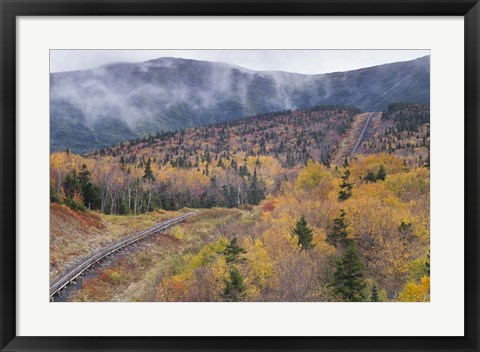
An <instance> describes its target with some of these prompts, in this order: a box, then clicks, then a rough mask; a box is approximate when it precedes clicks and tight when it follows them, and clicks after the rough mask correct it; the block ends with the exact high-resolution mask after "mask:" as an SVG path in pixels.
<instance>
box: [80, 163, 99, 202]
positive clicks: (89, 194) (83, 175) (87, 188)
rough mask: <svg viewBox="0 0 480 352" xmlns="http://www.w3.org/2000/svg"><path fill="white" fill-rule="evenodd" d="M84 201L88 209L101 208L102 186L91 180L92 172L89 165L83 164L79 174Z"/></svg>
mask: <svg viewBox="0 0 480 352" xmlns="http://www.w3.org/2000/svg"><path fill="white" fill-rule="evenodd" d="M78 180H79V182H80V189H81V193H82V198H83V203H84V204H85V206H86V207H88V209H100V207H101V202H102V200H101V199H102V198H101V194H100V193H101V192H100V188H99V187H98V186H97V185H95V184H94V183H93V182H92V181H91V174H90V171H88V168H87V165H85V164H83V165H82V168H81V169H80V173H79V174H78Z"/></svg>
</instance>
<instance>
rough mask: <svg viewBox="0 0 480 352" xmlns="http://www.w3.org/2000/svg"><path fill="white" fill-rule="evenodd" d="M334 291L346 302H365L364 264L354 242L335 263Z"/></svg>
mask: <svg viewBox="0 0 480 352" xmlns="http://www.w3.org/2000/svg"><path fill="white" fill-rule="evenodd" d="M335 267H336V271H335V273H334V275H333V283H332V287H333V291H334V292H335V294H336V295H337V296H338V297H339V298H340V299H341V300H342V301H344V302H362V301H364V300H365V287H366V285H365V279H364V277H363V264H362V262H361V260H360V257H359V255H358V253H357V249H356V247H355V243H354V242H350V243H349V244H348V245H347V248H346V249H345V252H344V254H343V256H342V257H341V258H340V259H338V260H337V262H336V263H335Z"/></svg>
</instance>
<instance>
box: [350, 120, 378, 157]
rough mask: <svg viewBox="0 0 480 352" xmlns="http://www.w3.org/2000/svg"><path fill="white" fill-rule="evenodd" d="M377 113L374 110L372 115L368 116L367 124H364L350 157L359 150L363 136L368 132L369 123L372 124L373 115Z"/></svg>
mask: <svg viewBox="0 0 480 352" xmlns="http://www.w3.org/2000/svg"><path fill="white" fill-rule="evenodd" d="M375 114H376V112H372V113H371V114H370V116H368V117H367V121H366V122H365V125H363V128H362V132H360V135H359V136H358V138H357V141H356V142H355V145H354V146H353V149H352V152H351V153H350V158H351V157H353V156H354V155H355V153H356V152H357V149H358V147H359V146H360V144H361V143H362V140H363V137H365V132H367V129H368V125H369V124H370V121H371V120H372V118H373V116H374V115H375Z"/></svg>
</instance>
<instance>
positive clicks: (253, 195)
mask: <svg viewBox="0 0 480 352" xmlns="http://www.w3.org/2000/svg"><path fill="white" fill-rule="evenodd" d="M263 198H265V193H264V192H263V190H262V189H261V187H260V184H259V181H258V177H257V169H254V171H253V176H252V182H251V183H250V189H249V190H248V194H247V199H248V203H250V204H252V205H257V204H258V203H260V201H261V200H262V199H263Z"/></svg>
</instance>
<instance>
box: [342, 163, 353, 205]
mask: <svg viewBox="0 0 480 352" xmlns="http://www.w3.org/2000/svg"><path fill="white" fill-rule="evenodd" d="M349 177H350V170H348V169H347V170H346V171H345V173H344V174H343V176H342V183H341V184H340V192H339V193H338V200H339V201H341V202H343V201H345V200H347V199H348V198H350V197H351V196H352V188H353V186H352V184H351V183H350V182H349V180H348V178H349Z"/></svg>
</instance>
